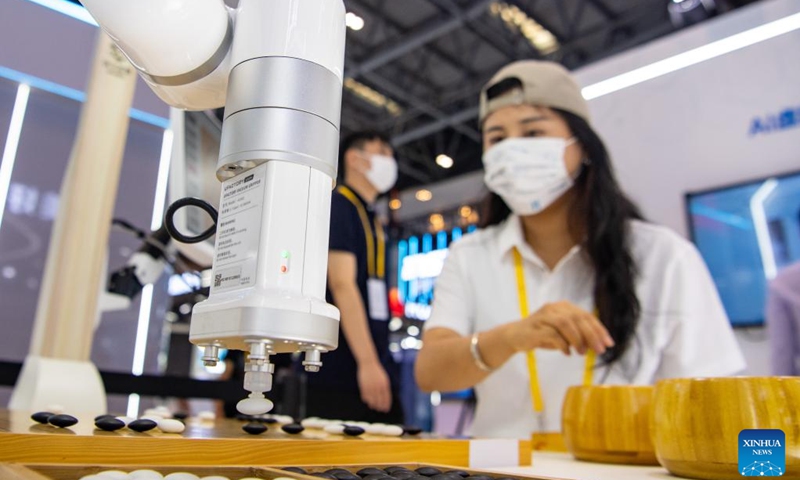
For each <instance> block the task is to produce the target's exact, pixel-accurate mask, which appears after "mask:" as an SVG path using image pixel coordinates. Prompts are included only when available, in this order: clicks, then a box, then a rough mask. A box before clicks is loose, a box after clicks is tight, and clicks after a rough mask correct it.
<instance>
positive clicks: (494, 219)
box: [482, 109, 642, 364]
mask: <svg viewBox="0 0 800 480" xmlns="http://www.w3.org/2000/svg"><path fill="white" fill-rule="evenodd" d="M553 110H554V111H555V112H556V113H558V114H559V115H560V116H561V117H562V118H564V120H565V121H566V122H567V125H568V126H569V128H570V130H571V131H572V134H573V135H574V136H575V138H576V139H577V140H578V142H580V145H581V146H582V147H583V150H584V152H585V153H586V158H587V160H588V164H587V165H584V167H583V171H582V173H581V174H580V176H579V177H578V178H577V179H576V180H575V185H574V187H573V188H574V190H575V193H576V195H575V201H574V203H573V204H572V205H571V206H570V219H569V223H570V226H571V229H572V230H573V231H576V232H582V233H585V237H584V242H583V244H582V246H583V249H584V253H585V255H587V256H588V258H589V260H590V261H591V263H592V266H593V267H594V272H595V273H594V276H595V287H594V302H595V307H596V308H597V311H598V313H599V315H600V321H601V322H603V325H605V327H606V328H607V329H608V332H609V333H610V334H611V337H612V338H613V339H614V343H615V345H614V347H613V348H610V349H609V350H607V351H606V353H605V354H604V356H603V361H604V363H606V364H611V363H613V362H615V361H616V360H619V358H620V357H622V355H623V354H624V353H625V351H626V349H627V348H628V345H629V344H630V343H631V340H632V339H633V337H634V333H635V330H636V324H637V323H638V320H639V313H640V311H641V306H640V304H639V299H638V298H637V297H636V291H635V279H636V264H635V262H634V261H633V257H632V256H631V251H630V234H629V233H630V232H629V229H630V222H629V221H630V220H633V219H642V215H641V213H639V208H638V207H637V206H636V205H635V204H634V203H633V202H632V201H631V200H630V199H629V198H628V197H627V196H625V194H624V193H623V192H622V190H621V189H620V187H619V184H618V183H617V180H616V178H615V177H614V171H613V168H612V166H611V159H610V157H609V155H608V151H607V150H606V147H605V145H604V144H603V141H602V140H601V139H600V137H599V136H598V135H597V133H595V131H594V130H593V129H592V127H591V126H590V125H589V123H588V122H587V121H586V120H584V119H583V118H581V117H579V116H577V115H575V114H573V113H570V112H566V111H563V110H559V109H553ZM484 202H485V203H484V212H483V215H482V217H483V221H482V226H483V227H487V226H491V225H497V224H499V223H501V222H503V221H504V220H505V219H507V218H508V216H509V215H510V214H511V210H510V209H509V208H508V205H506V203H505V202H504V201H503V199H502V198H500V196H499V195H497V194H496V193H493V192H492V193H490V194H489V195H488V196H487V198H486V199H485V201H484ZM579 226H580V227H579Z"/></svg>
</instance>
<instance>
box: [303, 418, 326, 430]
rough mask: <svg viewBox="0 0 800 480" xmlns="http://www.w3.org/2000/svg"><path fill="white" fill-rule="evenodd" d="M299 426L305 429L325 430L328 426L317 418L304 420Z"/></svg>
mask: <svg viewBox="0 0 800 480" xmlns="http://www.w3.org/2000/svg"><path fill="white" fill-rule="evenodd" d="M300 424H301V425H302V426H304V427H306V428H320V429H322V428H325V427H326V426H327V425H328V424H327V423H325V422H324V421H323V420H321V419H319V418H306V419H305V420H303V421H302V422H300Z"/></svg>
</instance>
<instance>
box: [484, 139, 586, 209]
mask: <svg viewBox="0 0 800 480" xmlns="http://www.w3.org/2000/svg"><path fill="white" fill-rule="evenodd" d="M574 141H575V139H574V138H570V139H569V140H564V139H563V138H550V137H548V138H542V137H540V138H508V139H506V140H503V141H501V142H500V143H498V144H497V145H494V146H492V147H491V148H489V150H487V151H486V153H484V154H483V166H484V170H485V172H486V173H485V175H484V181H485V182H486V185H487V186H488V187H489V189H490V190H491V191H493V192H495V193H496V194H498V195H500V196H501V197H502V198H503V200H504V201H505V202H506V204H507V205H508V207H509V208H510V209H511V210H512V211H513V212H514V213H516V214H517V215H523V216H525V215H534V214H536V213H539V212H541V211H542V210H544V209H545V208H547V207H548V206H550V205H551V204H552V203H553V202H554V201H556V200H557V199H558V198H559V197H561V195H563V194H564V193H565V192H566V191H567V190H569V189H570V188H572V185H573V179H572V177H570V175H569V172H567V167H566V164H565V163H564V151H565V150H566V148H567V146H568V145H570V144H572V143H573V142H574Z"/></svg>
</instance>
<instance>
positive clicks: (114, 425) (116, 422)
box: [94, 417, 125, 432]
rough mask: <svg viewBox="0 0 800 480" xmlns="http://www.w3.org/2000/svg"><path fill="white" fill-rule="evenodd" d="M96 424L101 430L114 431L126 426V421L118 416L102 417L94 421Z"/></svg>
mask: <svg viewBox="0 0 800 480" xmlns="http://www.w3.org/2000/svg"><path fill="white" fill-rule="evenodd" d="M94 426H95V427H97V428H99V429H100V430H105V431H106V432H113V431H114V430H119V429H120V428H125V422H123V421H122V420H120V419H118V418H114V417H106V418H100V419H99V420H97V421H96V422H94Z"/></svg>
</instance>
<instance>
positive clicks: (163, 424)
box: [158, 418, 186, 433]
mask: <svg viewBox="0 0 800 480" xmlns="http://www.w3.org/2000/svg"><path fill="white" fill-rule="evenodd" d="M158 428H159V429H160V430H161V431H162V432H164V433H181V432H183V431H184V430H185V429H186V425H184V424H183V423H182V422H180V421H178V420H173V419H171V418H164V419H161V420H159V421H158Z"/></svg>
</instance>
